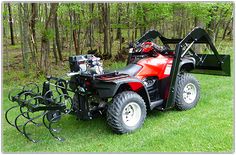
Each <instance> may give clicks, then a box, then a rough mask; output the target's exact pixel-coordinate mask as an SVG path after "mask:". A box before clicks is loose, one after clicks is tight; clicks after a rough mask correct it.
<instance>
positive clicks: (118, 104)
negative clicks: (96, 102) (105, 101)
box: [107, 91, 147, 133]
mask: <svg viewBox="0 0 236 155" xmlns="http://www.w3.org/2000/svg"><path fill="white" fill-rule="evenodd" d="M146 113H147V112H146V105H145V102H144V100H143V99H142V97H141V96H140V95H138V94H137V93H135V92H132V91H124V92H122V93H120V94H118V95H116V96H115V97H114V98H113V103H112V104H111V105H109V106H108V109H107V122H108V125H109V126H111V127H112V129H113V130H114V131H115V132H116V133H129V132H132V131H134V130H136V129H138V128H140V127H141V126H142V125H143V122H144V120H145V118H146Z"/></svg>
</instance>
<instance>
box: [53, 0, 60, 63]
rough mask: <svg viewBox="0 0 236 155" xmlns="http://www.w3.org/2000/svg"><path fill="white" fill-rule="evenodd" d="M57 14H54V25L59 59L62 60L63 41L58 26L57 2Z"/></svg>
mask: <svg viewBox="0 0 236 155" xmlns="http://www.w3.org/2000/svg"><path fill="white" fill-rule="evenodd" d="M55 7H56V8H55V9H56V10H55V15H54V26H55V41H56V45H57V51H58V55H59V60H60V61H62V54H61V42H60V34H59V28H58V19H57V7H58V3H55Z"/></svg>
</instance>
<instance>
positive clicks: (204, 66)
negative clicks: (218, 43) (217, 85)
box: [191, 54, 230, 76]
mask: <svg viewBox="0 0 236 155" xmlns="http://www.w3.org/2000/svg"><path fill="white" fill-rule="evenodd" d="M218 57H219V59H220V61H218V60H217V59H216V57H215V55H213V54H198V58H196V65H195V69H194V70H192V71H191V72H192V73H199V74H210V75H222V76H230V55H218Z"/></svg>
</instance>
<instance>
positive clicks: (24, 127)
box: [23, 112, 46, 143]
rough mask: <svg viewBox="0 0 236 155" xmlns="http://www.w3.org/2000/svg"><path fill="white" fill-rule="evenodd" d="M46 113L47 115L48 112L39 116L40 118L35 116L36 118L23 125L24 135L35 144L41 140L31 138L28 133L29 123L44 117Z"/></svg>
mask: <svg viewBox="0 0 236 155" xmlns="http://www.w3.org/2000/svg"><path fill="white" fill-rule="evenodd" d="M45 113H46V112H43V113H42V114H40V115H38V116H35V117H33V118H31V119H29V120H28V121H26V122H25V124H24V125H23V135H24V136H25V137H26V138H27V139H29V140H30V141H32V142H34V143H37V142H39V140H35V139H33V138H31V137H30V136H29V134H27V133H26V125H27V124H28V123H29V122H32V121H33V120H35V119H38V118H40V117H42V116H43V115H45Z"/></svg>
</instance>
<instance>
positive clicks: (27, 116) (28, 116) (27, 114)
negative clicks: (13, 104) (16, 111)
mask: <svg viewBox="0 0 236 155" xmlns="http://www.w3.org/2000/svg"><path fill="white" fill-rule="evenodd" d="M22 108H23V107H20V112H21V113H24V112H23V111H22ZM22 116H23V117H25V118H27V119H31V118H30V115H29V113H28V112H27V113H26V116H25V114H23V115H22ZM31 122H32V123H33V124H34V125H35V126H41V125H42V123H37V122H34V121H33V120H32V121H31Z"/></svg>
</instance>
